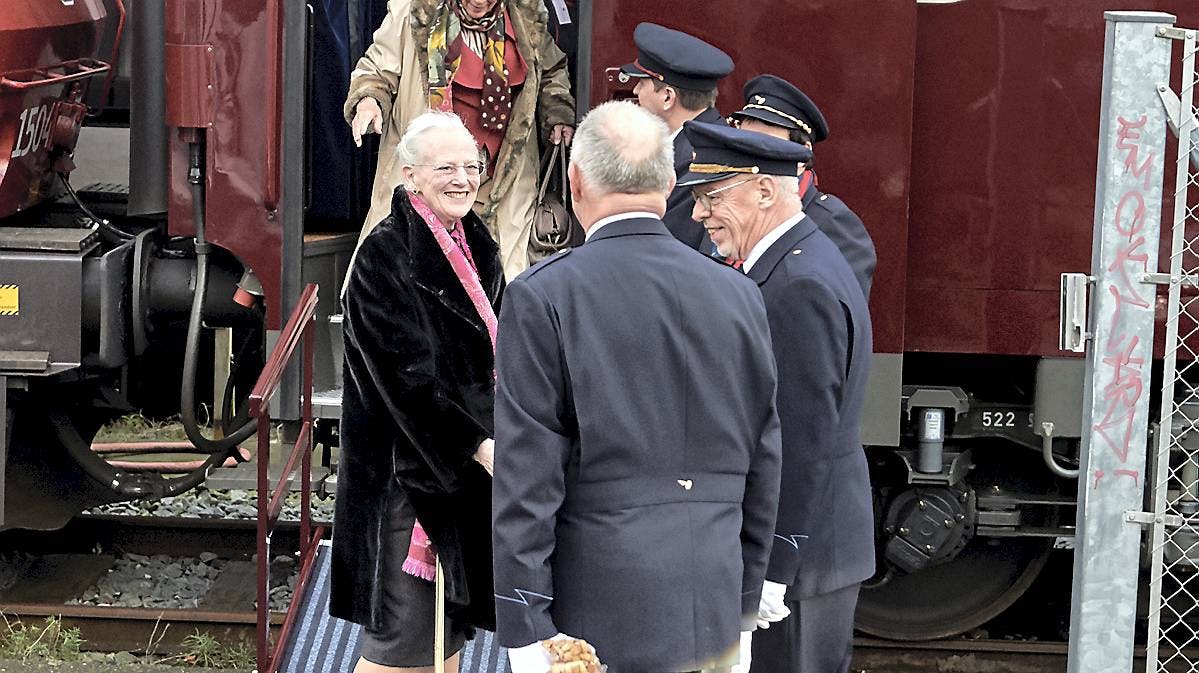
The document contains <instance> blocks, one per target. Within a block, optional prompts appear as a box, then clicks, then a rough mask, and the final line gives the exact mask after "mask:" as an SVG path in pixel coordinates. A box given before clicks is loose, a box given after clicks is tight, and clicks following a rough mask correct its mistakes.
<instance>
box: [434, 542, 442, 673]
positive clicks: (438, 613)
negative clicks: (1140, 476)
mask: <svg viewBox="0 0 1199 673" xmlns="http://www.w3.org/2000/svg"><path fill="white" fill-rule="evenodd" d="M434 587H435V589H434V590H435V591H436V592H437V595H436V597H434V599H433V619H436V620H437V623H436V624H434V625H433V673H445V576H444V574H443V573H442V571H441V556H440V555H438V557H437V580H436V581H435V582H434Z"/></svg>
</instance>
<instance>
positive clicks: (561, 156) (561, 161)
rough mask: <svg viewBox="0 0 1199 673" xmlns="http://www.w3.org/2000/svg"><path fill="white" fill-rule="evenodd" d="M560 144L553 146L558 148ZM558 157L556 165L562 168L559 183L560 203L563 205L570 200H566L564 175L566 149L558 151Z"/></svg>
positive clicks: (565, 174)
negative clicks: (560, 185) (560, 191)
mask: <svg viewBox="0 0 1199 673" xmlns="http://www.w3.org/2000/svg"><path fill="white" fill-rule="evenodd" d="M561 145H562V144H561V143H559V144H557V145H555V146H554V147H555V148H558V147H561ZM558 157H559V160H558V166H559V167H560V168H561V169H562V180H561V183H562V204H563V205H566V204H569V203H570V201H567V200H566V176H567V173H566V150H562V151H561V152H559V153H558Z"/></svg>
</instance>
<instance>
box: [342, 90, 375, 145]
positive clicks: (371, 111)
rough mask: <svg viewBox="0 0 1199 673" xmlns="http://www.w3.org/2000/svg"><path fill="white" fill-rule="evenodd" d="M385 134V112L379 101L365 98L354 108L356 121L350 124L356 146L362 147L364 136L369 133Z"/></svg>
mask: <svg viewBox="0 0 1199 673" xmlns="http://www.w3.org/2000/svg"><path fill="white" fill-rule="evenodd" d="M372 128H373V129H374V131H373V133H383V110H381V109H380V108H379V101H377V100H375V99H374V98H371V97H370V96H363V97H362V100H360V101H358V104H357V105H355V106H354V121H352V122H350V130H351V131H352V132H353V133H354V144H355V145H357V146H358V147H362V136H364V135H366V134H367V133H372V130H371V129H372Z"/></svg>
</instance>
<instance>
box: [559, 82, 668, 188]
mask: <svg viewBox="0 0 1199 673" xmlns="http://www.w3.org/2000/svg"><path fill="white" fill-rule="evenodd" d="M570 162H571V164H573V165H574V166H575V169H576V170H577V171H578V172H579V173H580V174H581V176H582V178H583V180H584V181H585V182H586V183H587V186H588V188H589V189H590V190H593V191H594V192H597V193H601V194H662V193H665V192H668V191H670V188H671V186H672V185H673V181H674V177H675V175H674V144H673V143H672V142H671V139H670V131H669V129H667V127H666V124H665V122H663V121H662V120H661V119H659V118H658V117H656V116H655V115H653V114H652V113H650V112H648V111H646V110H644V109H642V108H641V107H639V106H637V105H635V104H633V103H630V102H628V101H613V102H608V103H604V104H603V105H600V106H598V107H596V108H595V109H594V110H592V111H591V112H589V113H588V114H587V117H586V118H584V119H583V121H582V123H580V124H579V128H578V130H577V131H576V132H575V135H574V144H573V146H572V150H571V156H570Z"/></svg>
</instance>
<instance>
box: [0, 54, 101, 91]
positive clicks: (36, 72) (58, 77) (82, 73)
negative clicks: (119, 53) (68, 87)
mask: <svg viewBox="0 0 1199 673" xmlns="http://www.w3.org/2000/svg"><path fill="white" fill-rule="evenodd" d="M54 70H64V71H66V70H73V72H61V73H57V72H52V71H54ZM110 70H112V66H111V65H109V64H107V63H105V62H104V61H97V60H96V59H94V58H77V59H74V60H72V61H63V62H62V63H57V64H55V65H49V66H46V67H43V68H29V69H26V70H14V71H12V72H6V73H4V74H2V75H0V89H15V90H17V91H25V90H28V89H37V88H39V87H43V86H54V85H55V84H66V83H68V82H75V81H78V80H81V79H87V78H89V77H95V76H97V75H103V74H104V73H107V72H109V71H110Z"/></svg>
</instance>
